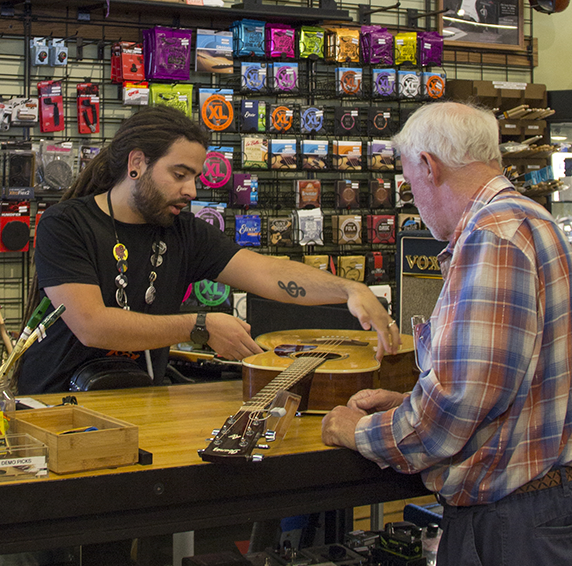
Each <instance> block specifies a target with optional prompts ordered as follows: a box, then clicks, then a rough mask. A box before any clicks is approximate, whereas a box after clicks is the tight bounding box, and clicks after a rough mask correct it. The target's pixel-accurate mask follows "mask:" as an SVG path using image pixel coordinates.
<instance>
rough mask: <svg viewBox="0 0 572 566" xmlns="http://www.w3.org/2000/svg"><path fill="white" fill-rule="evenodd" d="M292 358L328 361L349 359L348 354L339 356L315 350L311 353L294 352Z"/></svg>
mask: <svg viewBox="0 0 572 566" xmlns="http://www.w3.org/2000/svg"><path fill="white" fill-rule="evenodd" d="M290 356H291V357H292V358H320V359H323V360H326V361H328V360H341V359H343V358H347V357H348V355H347V354H337V353H335V352H329V353H325V352H316V351H315V350H314V351H310V352H293V353H292V354H290Z"/></svg>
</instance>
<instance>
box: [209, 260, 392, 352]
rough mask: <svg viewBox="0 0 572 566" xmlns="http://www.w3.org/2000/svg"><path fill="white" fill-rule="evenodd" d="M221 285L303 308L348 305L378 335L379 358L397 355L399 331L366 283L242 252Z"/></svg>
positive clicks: (305, 266)
mask: <svg viewBox="0 0 572 566" xmlns="http://www.w3.org/2000/svg"><path fill="white" fill-rule="evenodd" d="M217 280H218V281H221V282H222V283H226V284H227V285H231V286H232V287H236V288H238V289H241V290H243V291H248V292H250V293H255V294H257V295H260V296H262V297H266V298H267V299H274V300H276V301H281V302H285V303H297V304H303V305H326V304H336V303H347V305H348V308H349V310H350V312H351V313H352V314H353V315H354V316H355V317H356V318H357V319H358V320H359V322H360V324H361V326H362V328H363V329H364V330H375V331H376V332H377V333H378V358H379V359H381V357H382V356H383V353H384V351H385V352H389V353H392V354H394V353H396V352H397V348H398V346H399V329H398V328H397V325H396V324H392V325H391V326H389V324H390V323H392V322H393V321H392V319H391V318H390V316H389V314H388V313H387V311H386V310H385V309H384V308H383V307H382V306H381V304H380V302H379V301H378V299H377V297H376V296H375V295H374V294H373V293H372V292H371V291H370V290H369V289H368V288H367V287H366V286H365V285H363V284H362V283H358V282H357V281H350V280H349V279H343V278H342V277H336V276H334V275H332V274H331V273H328V272H326V271H323V270H321V269H316V268H315V267H311V266H308V265H305V264H303V263H300V262H297V261H285V260H282V259H276V258H273V257H270V256H264V255H261V254H257V253H255V252H251V251H249V250H240V251H239V252H238V253H237V254H236V255H235V256H234V257H233V258H232V259H231V260H230V262H229V263H228V264H227V266H226V267H225V268H224V269H223V271H222V272H221V273H220V275H219V277H218V278H217Z"/></svg>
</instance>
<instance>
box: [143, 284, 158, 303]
mask: <svg viewBox="0 0 572 566" xmlns="http://www.w3.org/2000/svg"><path fill="white" fill-rule="evenodd" d="M156 295H157V289H155V287H153V284H151V285H149V287H148V288H147V291H145V302H146V303H147V304H148V305H151V304H153V301H154V300H155V297H156Z"/></svg>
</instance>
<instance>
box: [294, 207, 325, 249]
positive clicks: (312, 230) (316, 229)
mask: <svg viewBox="0 0 572 566" xmlns="http://www.w3.org/2000/svg"><path fill="white" fill-rule="evenodd" d="M296 240H297V242H298V244H300V245H301V246H307V245H314V246H323V245H324V215H323V213H322V211H321V210H320V209H319V208H312V209H310V210H296Z"/></svg>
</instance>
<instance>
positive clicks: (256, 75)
mask: <svg viewBox="0 0 572 566" xmlns="http://www.w3.org/2000/svg"><path fill="white" fill-rule="evenodd" d="M267 87H268V84H267V68H266V63H256V62H248V61H243V62H241V63H240V90H241V91H242V92H256V93H258V94H260V93H263V92H266V90H267Z"/></svg>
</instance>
